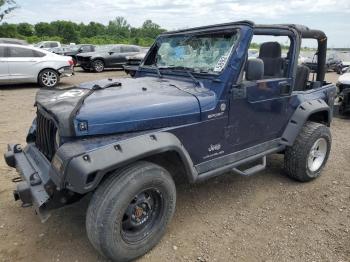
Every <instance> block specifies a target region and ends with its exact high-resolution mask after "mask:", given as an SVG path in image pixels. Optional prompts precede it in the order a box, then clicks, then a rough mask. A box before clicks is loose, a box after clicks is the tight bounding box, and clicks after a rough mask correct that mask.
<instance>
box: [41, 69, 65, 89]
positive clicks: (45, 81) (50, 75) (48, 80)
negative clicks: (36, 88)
mask: <svg viewBox="0 0 350 262" xmlns="http://www.w3.org/2000/svg"><path fill="white" fill-rule="evenodd" d="M59 81H60V76H59V74H58V73H57V71H55V70H53V69H44V70H43V71H41V72H40V73H39V76H38V84H39V85H40V86H41V87H46V88H54V87H55V86H56V85H57V84H58V83H59Z"/></svg>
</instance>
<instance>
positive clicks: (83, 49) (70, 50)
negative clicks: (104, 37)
mask: <svg viewBox="0 0 350 262" xmlns="http://www.w3.org/2000/svg"><path fill="white" fill-rule="evenodd" d="M89 52H95V46H94V45H90V44H80V45H73V46H69V47H67V48H63V49H62V50H61V51H60V52H58V53H57V54H59V55H65V56H70V57H72V59H73V62H74V65H76V64H77V55H78V54H81V53H89Z"/></svg>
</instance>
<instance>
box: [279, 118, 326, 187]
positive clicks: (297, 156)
mask: <svg viewBox="0 0 350 262" xmlns="http://www.w3.org/2000/svg"><path fill="white" fill-rule="evenodd" d="M331 144H332V136H331V133H330V131H329V128H328V127H327V126H325V125H323V124H319V123H315V122H306V123H305V125H304V127H303V128H302V130H301V131H300V133H299V135H298V137H297V138H296V140H295V142H294V145H293V146H291V147H288V148H287V149H286V153H285V156H284V167H285V171H286V173H287V175H288V176H289V177H291V178H293V179H295V180H298V181H300V182H308V181H311V180H313V179H315V178H317V177H319V176H320V175H321V171H322V169H323V168H324V166H325V164H326V162H327V160H328V156H329V153H330V150H331Z"/></svg>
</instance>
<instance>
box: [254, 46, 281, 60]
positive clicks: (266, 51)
mask: <svg viewBox="0 0 350 262" xmlns="http://www.w3.org/2000/svg"><path fill="white" fill-rule="evenodd" d="M281 53H282V48H281V45H280V44H279V43H278V42H265V43H262V44H261V46H260V51H259V58H280V57H281Z"/></svg>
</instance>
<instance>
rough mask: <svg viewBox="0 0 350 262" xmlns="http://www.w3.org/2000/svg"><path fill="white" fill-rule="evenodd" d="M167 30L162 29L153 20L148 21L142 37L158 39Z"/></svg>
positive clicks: (143, 26)
mask: <svg viewBox="0 0 350 262" xmlns="http://www.w3.org/2000/svg"><path fill="white" fill-rule="evenodd" d="M164 31H165V30H164V29H162V28H161V27H160V26H159V25H157V24H156V23H153V22H152V20H146V21H145V22H144V23H143V25H142V27H141V35H142V36H143V37H149V38H156V37H157V36H158V35H159V34H161V33H163V32H164Z"/></svg>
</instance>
